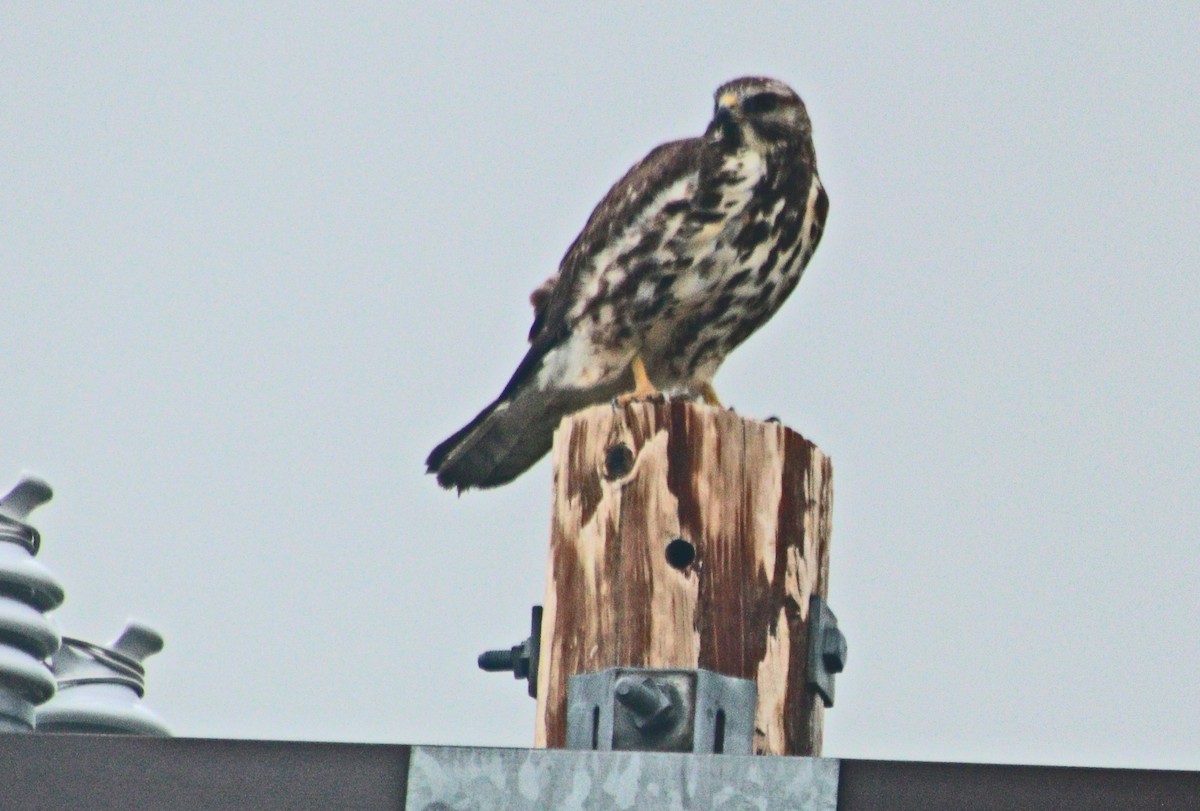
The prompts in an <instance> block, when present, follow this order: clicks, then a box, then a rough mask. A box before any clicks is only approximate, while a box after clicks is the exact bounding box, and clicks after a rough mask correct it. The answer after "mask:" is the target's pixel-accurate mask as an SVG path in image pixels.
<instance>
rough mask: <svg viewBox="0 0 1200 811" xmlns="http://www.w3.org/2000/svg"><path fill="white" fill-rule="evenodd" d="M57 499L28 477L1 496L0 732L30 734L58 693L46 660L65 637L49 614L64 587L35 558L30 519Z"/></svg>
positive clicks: (37, 543)
mask: <svg viewBox="0 0 1200 811" xmlns="http://www.w3.org/2000/svg"><path fill="white" fill-rule="evenodd" d="M53 495H54V493H53V491H52V490H51V489H50V486H49V485H48V484H46V483H45V482H43V481H41V480H39V479H34V478H29V477H25V478H22V479H21V481H20V482H19V483H18V484H17V486H16V487H14V488H13V489H12V490H11V491H9V493H8V495H6V496H4V497H3V498H0V732H29V731H30V730H32V729H33V726H34V720H35V714H36V707H37V706H38V705H39V704H42V703H44V702H45V701H47V700H48V699H50V697H51V696H53V695H54V691H55V681H54V676H53V675H52V674H51V673H50V670H49V669H48V668H47V667H46V663H45V659H46V658H47V657H48V656H50V655H51V654H53V653H54V652H55V651H57V650H58V648H59V644H60V643H61V641H62V639H61V636H60V635H59V632H58V630H57V629H56V628H55V626H54V625H53V624H52V623H51V622H50V620H48V619H47V618H46V616H45V612H47V611H51V610H53V609H55V608H57V607H58V606H60V605H62V601H63V596H64V595H63V589H62V586H61V585H59V584H58V582H57V581H56V580H55V579H54V577H53V576H52V575H51V574H50V572H49V571H48V570H47V569H46V567H45V566H43V565H41V564H40V563H38V562H37V561H35V560H34V559H33V558H34V556H35V555H37V553H38V548H39V547H40V546H41V535H40V534H39V533H38V531H37V530H36V529H34V528H33V527H32V526H30V525H29V524H28V523H27V521H26V519H27V518H28V516H29V513H30V512H31V511H32V510H33V509H35V508H36V507H38V506H39V505H41V504H45V503H46V502H47V501H49V500H50V498H51V497H52V496H53Z"/></svg>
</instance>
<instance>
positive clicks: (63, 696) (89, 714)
mask: <svg viewBox="0 0 1200 811" xmlns="http://www.w3.org/2000/svg"><path fill="white" fill-rule="evenodd" d="M162 648H163V638H162V636H161V635H159V633H158V632H157V631H155V630H154V629H152V628H149V627H147V626H145V625H142V624H140V623H137V622H133V621H130V622H129V623H128V624H127V625H126V626H125V630H124V631H122V632H121V635H120V636H118V637H117V638H116V640H114V641H113V642H112V643H111V644H109V645H107V646H102V645H95V644H92V643H90V642H85V641H84V640H82V639H74V638H72V637H69V636H67V637H63V643H62V647H61V648H60V649H59V651H58V653H56V654H54V656H53V657H52V658H51V660H50V668H51V670H53V672H54V677H55V678H56V679H57V681H58V694H57V695H56V696H55V697H54V699H53V700H52V701H50V702H49V703H47V704H46V705H45V706H44V707H42V708H41V709H39V710H38V713H37V731H38V732H97V733H106V734H110V735H156V736H162V737H166V736H169V735H170V734H171V731H170V730H169V729H168V728H167V726H166V724H164V723H163V722H162V719H160V718H159V717H158V716H157V715H155V714H154V713H153V712H151V711H150V710H148V709H147V708H146V707H145V706H143V705H142V697H143V696H144V695H145V692H146V670H145V667H144V665H143V664H142V663H143V661H144V660H145V659H147V658H148V657H150V656H153V655H154V654H156V653H158V652H159V651H160V650H162Z"/></svg>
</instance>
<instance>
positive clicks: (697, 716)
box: [567, 667, 758, 755]
mask: <svg viewBox="0 0 1200 811" xmlns="http://www.w3.org/2000/svg"><path fill="white" fill-rule="evenodd" d="M757 703H758V694H757V690H756V688H755V685H754V682H752V681H749V680H747V679H736V678H733V677H731V676H723V675H721V674H720V673H713V672H712V671H709V670H656V669H651V668H632V667H614V668H609V669H608V670H601V671H599V672H598V673H584V674H581V675H577V676H571V677H570V678H569V679H568V680H567V748H568V749H585V750H594V751H614V750H622V751H641V752H693V753H700V754H734V755H748V754H750V752H751V748H752V745H753V742H754V712H755V709H756V706H757Z"/></svg>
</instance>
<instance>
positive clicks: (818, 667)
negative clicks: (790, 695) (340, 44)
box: [805, 594, 846, 707]
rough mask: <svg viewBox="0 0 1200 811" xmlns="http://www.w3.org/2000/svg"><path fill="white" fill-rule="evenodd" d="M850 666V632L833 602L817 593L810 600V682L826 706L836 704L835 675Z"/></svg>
mask: <svg viewBox="0 0 1200 811" xmlns="http://www.w3.org/2000/svg"><path fill="white" fill-rule="evenodd" d="M845 669H846V636H845V634H843V633H842V632H841V631H839V630H838V625H837V617H836V616H834V614H833V612H832V611H830V610H829V605H828V604H827V603H826V602H825V601H824V600H823V599H821V597H819V596H818V595H816V594H814V595H813V596H812V598H811V599H810V600H809V601H808V659H807V662H806V667H805V675H806V678H807V679H808V686H809V687H810V688H811V689H813V690H815V691H816V693H817V695H819V696H820V697H821V701H822V702H823V703H824V704H825V706H826V707H832V706H833V677H834V676H836V675H837V674H838V673H841V672H842V671H843V670H845Z"/></svg>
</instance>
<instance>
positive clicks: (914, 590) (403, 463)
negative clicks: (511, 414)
mask: <svg viewBox="0 0 1200 811" xmlns="http://www.w3.org/2000/svg"><path fill="white" fill-rule="evenodd" d="M585 8H586V7H584V6H574V7H567V6H562V7H557V10H555V11H549V10H544V9H543V10H537V11H534V10H533V9H532V8H528V9H526V10H525V11H521V10H519V9H518V7H516V6H511V5H507V4H506V5H504V6H501V5H500V4H496V5H494V6H483V5H478V6H467V5H465V4H463V5H456V4H430V5H429V6H427V7H424V8H420V7H394V6H392V5H390V4H384V5H379V6H361V7H358V8H357V9H355V10H353V11H350V10H347V8H346V7H343V8H342V10H339V11H332V10H319V9H315V8H313V7H308V6H290V5H284V4H261V5H258V6H256V7H254V8H247V7H246V4H241V3H238V4H224V5H221V4H198V5H195V6H193V7H192V8H190V9H189V8H185V7H182V6H180V5H178V4H173V5H172V6H171V7H169V8H168V7H163V6H161V5H160V4H150V3H146V4H137V5H134V4H115V5H113V4H105V5H104V6H103V7H101V6H87V5H84V6H81V5H79V4H62V5H55V4H50V3H38V4H33V3H22V4H17V3H5V4H3V5H2V6H0V109H3V113H2V114H0V155H2V156H3V158H2V159H0V267H2V268H3V273H4V275H3V279H4V281H3V291H4V295H3V299H4V310H3V317H2V318H0V352H2V357H3V364H2V368H3V373H2V377H0V381H2V383H0V386H2V389H3V395H2V396H0V426H2V436H0V486H7V485H8V484H9V483H11V482H15V481H16V479H17V477H18V475H19V474H20V472H21V471H22V470H23V469H29V470H32V471H34V472H36V473H39V474H40V475H42V476H44V477H45V478H47V479H48V480H49V481H50V483H51V484H52V485H53V486H54V487H55V490H56V498H55V501H54V502H52V503H51V504H50V505H48V506H46V507H44V508H42V509H41V510H40V511H39V512H38V513H36V514H35V516H36V520H35V523H36V524H37V525H38V526H39V527H40V528H41V529H42V531H43V535H44V539H45V540H44V545H43V553H42V555H41V558H40V560H42V562H43V563H45V564H46V565H47V566H48V567H50V568H51V569H52V570H53V571H54V572H55V573H56V574H57V575H58V576H59V578H60V579H61V580H62V582H63V583H64V585H65V586H66V588H67V603H66V605H65V606H64V607H63V608H62V609H60V610H59V611H58V612H57V617H58V618H59V621H60V622H61V624H62V626H63V628H64V629H65V630H66V631H67V632H68V633H70V634H72V635H76V636H83V637H86V638H91V639H95V640H97V641H107V640H109V639H111V638H112V637H113V636H114V635H115V634H116V632H117V631H118V630H120V628H121V627H122V625H123V622H124V620H125V618H126V617H127V616H130V615H133V616H136V617H139V618H141V619H144V620H145V621H147V622H149V623H150V624H152V625H153V626H155V627H157V628H159V629H160V630H161V631H162V632H163V633H164V635H165V636H166V639H167V648H166V650H165V651H164V652H163V653H162V654H161V655H160V656H159V657H157V658H156V659H154V660H151V667H150V673H149V693H148V698H149V701H148V703H149V705H150V706H151V707H152V708H153V709H155V710H156V711H157V712H158V713H159V714H160V715H161V716H162V717H163V718H164V719H165V720H166V721H168V722H169V723H170V724H171V725H172V726H173V728H174V729H175V730H176V732H177V733H179V734H183V735H203V736H227V737H267V738H308V739H327V740H348V741H392V742H428V743H459V744H498V745H513V746H518V745H528V744H529V742H530V741H531V740H532V730H533V702H532V701H531V700H529V699H528V698H527V697H526V696H525V695H524V691H523V685H521V684H517V683H514V682H513V681H512V680H511V679H509V678H508V677H506V676H502V675H501V676H495V675H487V674H483V673H480V672H478V671H477V670H476V669H475V663H474V659H475V656H476V654H477V653H478V652H479V651H481V650H483V649H485V648H488V647H500V646H507V645H511V644H513V643H515V642H517V641H518V640H519V639H521V638H523V637H524V636H525V634H526V633H527V632H528V628H527V624H526V623H527V621H528V609H529V606H530V605H531V604H533V603H535V602H540V601H541V597H542V589H543V581H544V555H545V545H546V540H547V527H548V520H549V518H548V515H549V468H548V466H547V465H546V464H545V463H542V464H540V465H539V466H538V467H536V468H534V469H533V470H532V471H531V472H530V473H528V474H526V475H525V476H524V477H522V478H521V479H519V480H518V481H517V482H516V483H514V484H513V485H511V486H508V487H505V488H502V489H500V490H497V491H492V492H487V493H471V494H468V495H466V496H464V497H462V498H455V497H454V496H453V495H451V494H448V493H445V492H442V491H440V490H438V488H437V487H436V486H435V485H434V483H433V482H432V480H430V479H429V478H427V477H425V476H423V475H422V464H421V462H422V460H423V459H424V456H425V454H426V453H427V452H428V450H429V449H430V448H431V447H432V446H433V444H434V443H435V442H437V441H438V440H440V439H442V438H443V437H444V436H446V435H447V434H448V433H450V432H451V431H452V430H454V429H456V428H458V427H459V426H460V425H461V424H462V423H463V422H465V421H466V420H467V419H468V418H469V417H471V416H473V415H474V413H475V412H476V411H477V410H478V409H479V408H481V407H482V406H483V405H485V404H486V403H487V402H488V401H490V400H491V398H492V397H494V396H495V395H496V394H497V393H498V392H499V389H500V388H501V386H502V385H503V384H504V382H505V381H506V380H507V378H508V375H509V373H510V372H511V371H512V369H513V368H514V367H515V365H516V363H517V361H518V360H519V359H520V357H521V355H522V353H523V341H524V334H525V332H526V330H527V329H528V326H529V321H530V312H529V309H528V304H527V300H526V299H527V295H528V293H529V291H530V290H531V289H533V287H535V286H536V285H537V284H538V283H540V282H541V281H542V280H543V279H544V278H545V277H546V275H548V274H549V273H550V272H551V270H553V268H554V267H555V265H556V263H557V261H558V259H559V257H560V256H561V254H562V252H563V251H564V250H565V249H566V247H567V245H568V244H569V243H570V241H571V240H572V238H573V237H574V235H575V234H576V233H577V231H578V229H579V228H580V227H581V226H582V224H583V222H584V220H585V218H586V217H587V214H588V213H589V212H590V211H591V208H592V206H593V205H594V204H595V203H596V201H597V200H598V199H599V198H600V196H601V195H602V194H603V193H604V192H605V191H606V190H607V188H608V186H609V185H610V184H611V183H612V182H613V181H614V180H616V179H617V178H618V177H619V176H620V174H621V173H622V172H623V171H624V170H625V169H626V168H627V167H628V166H629V165H630V164H632V163H633V162H634V161H635V160H637V159H638V158H640V157H641V156H642V155H644V154H645V152H647V151H648V150H649V149H650V148H651V147H653V146H654V145H656V144H658V143H660V142H662V141H664V140H668V139H672V138H677V137H682V136H687V135H693V134H697V133H699V132H700V131H701V130H702V129H703V127H704V126H705V124H706V122H707V117H708V114H709V111H710V107H711V93H712V90H713V89H714V88H715V87H716V86H717V85H718V84H720V83H721V82H722V81H724V80H726V79H729V78H732V77H734V76H738V75H744V74H750V73H763V74H768V75H772V76H777V77H779V78H782V79H784V80H786V81H788V82H789V83H791V84H792V85H793V86H795V87H796V88H797V90H798V91H799V92H800V93H801V95H802V96H803V97H804V99H805V101H806V102H807V104H808V107H809V111H810V114H811V116H812V119H813V122H814V126H815V140H816V145H817V154H818V157H819V162H820V168H821V175H822V178H823V179H824V181H825V185H826V186H827V188H828V189H829V194H830V198H831V210H830V218H829V223H828V227H827V229H826V233H825V237H824V241H823V243H822V245H821V248H820V250H819V251H818V252H817V254H816V257H815V258H814V260H813V262H812V264H811V265H810V266H809V269H808V272H807V274H806V277H805V279H804V281H803V283H802V284H801V285H800V287H799V289H798V291H797V294H796V295H795V296H794V297H793V298H792V299H791V300H790V301H789V302H788V304H787V305H786V306H785V307H784V309H783V310H782V311H781V312H780V314H779V315H778V316H776V318H775V319H774V320H773V321H772V322H771V323H770V324H769V325H768V326H767V327H765V328H764V329H763V330H761V331H760V332H759V333H758V334H757V335H755V336H754V337H753V338H752V339H750V341H749V342H748V343H747V344H745V345H744V346H743V347H742V348H741V349H740V350H739V351H738V352H736V353H735V354H734V355H733V356H732V357H731V358H730V360H729V361H728V362H727V363H726V365H725V367H724V368H723V369H722V371H721V373H720V374H719V375H718V377H717V380H716V385H717V389H718V391H719V392H720V393H721V395H722V397H723V398H724V399H725V401H726V402H728V403H731V404H733V405H734V406H736V407H737V408H738V410H739V411H740V412H742V413H745V414H747V415H752V416H758V417H766V416H768V415H771V414H777V415H779V416H780V417H781V418H783V420H784V421H785V422H786V423H788V424H789V425H791V426H792V427H794V428H796V429H797V430H799V431H800V432H801V433H803V434H805V435H806V436H808V437H809V438H811V439H813V440H814V441H815V442H817V443H818V444H819V445H820V446H821V447H822V448H823V449H824V450H825V451H826V452H827V453H829V454H830V455H831V456H832V458H833V460H834V465H835V470H836V476H835V490H836V509H835V513H834V539H833V548H832V575H831V594H830V597H831V602H832V605H833V608H834V609H835V611H836V612H837V613H838V616H839V619H840V621H841V624H842V626H843V627H844V629H845V631H846V632H847V634H848V637H849V641H850V657H849V665H848V670H847V672H846V673H845V674H843V676H841V677H840V680H839V684H838V704H837V706H836V707H835V708H834V709H833V710H832V711H831V712H830V713H829V715H828V716H827V719H828V723H827V732H826V751H827V753H829V754H831V755H841V756H847V757H881V758H911V759H930V760H975V761H1009V762H1025V763H1069V764H1089V765H1104V766H1153V767H1174V768H1179V767H1182V768H1192V769H1197V768H1200V743H1198V742H1197V741H1198V740H1200V739H1198V738H1197V736H1196V734H1195V730H1196V727H1197V724H1198V723H1200V693H1198V690H1197V687H1196V684H1197V675H1196V674H1197V672H1198V669H1200V633H1197V616H1198V615H1200V595H1198V594H1197V588H1196V584H1197V582H1198V581H1200V560H1198V557H1197V551H1196V544H1197V542H1198V538H1200V536H1198V534H1197V529H1198V528H1200V508H1198V506H1197V497H1196V492H1197V482H1198V480H1200V428H1198V427H1197V426H1198V425H1200V397H1198V395H1197V388H1198V387H1197V373H1198V371H1200V340H1198V338H1200V335H1198V334H1197V333H1198V330H1197V326H1196V320H1197V315H1196V314H1197V311H1198V309H1200V275H1198V274H1197V270H1198V268H1200V237H1198V236H1197V234H1198V230H1200V229H1198V228H1197V223H1198V222H1200V196H1198V194H1197V188H1198V187H1200V150H1198V149H1197V132H1200V111H1198V105H1197V101H1196V94H1197V92H1198V91H1200V58H1198V57H1197V51H1196V32H1197V31H1198V30H1200V6H1198V5H1196V4H1187V3H1172V4H1166V3H1160V4H1129V3H1111V4H1051V6H1050V7H1049V8H1048V7H1047V5H1046V4H1044V3H1032V2H1030V3H1020V4H1017V3H1004V4H994V3H989V4H984V3H977V4H949V3H948V4H943V5H942V6H941V7H940V8H934V7H933V4H912V5H907V6H903V5H899V4H896V5H889V6H886V7H884V8H881V7H880V6H879V5H878V4H861V5H857V6H856V5H853V4H824V5H814V6H807V5H805V6H799V5H796V6H793V7H791V8H790V9H788V10H781V8H780V6H779V5H776V4H772V5H761V6H753V5H745V6H739V7H738V10H736V11H735V10H733V9H732V8H731V7H723V6H721V5H709V6H706V7H700V6H696V5H691V6H688V7H686V8H684V7H682V6H680V7H678V8H675V7H673V8H670V9H666V8H657V9H648V8H645V7H644V5H643V4H640V3H639V4H623V5H621V6H619V7H616V8H610V9H609V10H607V11H606V12H605V13H604V15H603V16H602V17H601V16H599V15H597V14H594V13H590V12H589V11H587V10H585Z"/></svg>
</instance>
